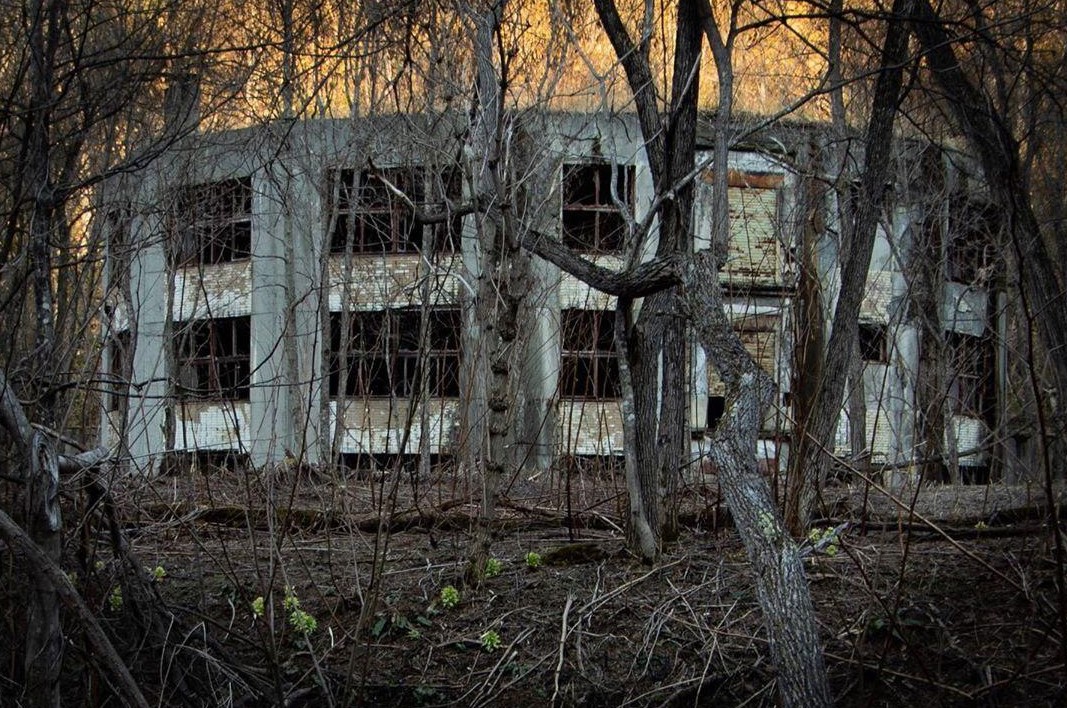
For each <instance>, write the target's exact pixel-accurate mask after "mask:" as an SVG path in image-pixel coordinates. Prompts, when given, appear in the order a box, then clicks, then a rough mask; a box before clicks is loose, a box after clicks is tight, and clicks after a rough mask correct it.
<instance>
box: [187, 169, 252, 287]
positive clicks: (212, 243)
mask: <svg viewBox="0 0 1067 708" xmlns="http://www.w3.org/2000/svg"><path fill="white" fill-rule="evenodd" d="M173 217H174V219H175V225H174V226H175V228H174V233H175V234H176V237H177V242H176V244H175V251H174V254H175V257H176V259H177V265H178V266H188V265H193V264H200V265H211V264H215V263H225V262H228V261H236V260H240V259H243V258H248V257H249V256H250V255H251V253H252V178H251V177H242V178H240V179H230V180H225V181H222V182H211V183H209V184H202V185H197V186H194V187H186V188H185V189H183V190H181V192H180V193H179V195H178V208H177V209H176V210H175V213H174V215H173Z"/></svg>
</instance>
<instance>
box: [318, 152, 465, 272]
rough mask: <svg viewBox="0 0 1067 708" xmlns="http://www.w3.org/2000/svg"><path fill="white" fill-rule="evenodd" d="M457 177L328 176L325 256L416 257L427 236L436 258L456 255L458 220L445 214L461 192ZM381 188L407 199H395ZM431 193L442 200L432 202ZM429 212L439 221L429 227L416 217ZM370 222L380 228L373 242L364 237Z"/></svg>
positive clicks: (394, 170) (342, 171) (348, 171)
mask: <svg viewBox="0 0 1067 708" xmlns="http://www.w3.org/2000/svg"><path fill="white" fill-rule="evenodd" d="M458 176H459V174H458V172H453V171H445V172H442V173H431V172H430V171H429V170H428V169H427V168H425V167H423V166H421V165H404V166H397V167H390V168H386V169H359V168H351V167H340V168H335V169H333V170H331V171H330V172H329V176H328V181H329V184H330V209H329V212H328V213H329V216H330V219H329V221H328V223H327V231H328V232H327V234H326V237H327V238H326V241H327V242H326V248H327V250H328V251H329V253H330V254H333V255H338V254H347V253H351V254H352V255H407V254H416V253H421V252H423V251H424V250H425V247H426V243H427V239H428V238H429V237H431V236H432V237H433V242H434V251H435V252H436V253H451V252H454V251H456V250H458V244H459V240H460V238H461V234H462V227H463V221H462V217H461V216H458V215H455V214H449V213H447V212H448V209H449V204H450V202H451V201H452V200H454V199H455V198H457V197H458V194H457V193H458V192H460V191H461V189H462V184H461V183H460V182H459V181H458ZM431 178H432V181H431ZM386 182H388V183H389V184H390V185H392V187H394V188H396V189H397V190H399V191H401V192H402V193H403V194H404V196H405V197H407V199H405V198H402V197H400V196H399V195H396V194H395V193H394V191H393V189H392V188H391V187H390V186H389V185H387V184H386ZM430 192H433V193H435V194H436V193H438V192H439V193H441V194H440V195H439V196H440V197H441V198H440V199H434V200H431V199H430V198H429V193H430ZM408 200H410V204H409V201H408ZM412 205H414V208H412ZM431 207H433V208H437V209H439V210H440V213H441V214H442V219H441V221H440V222H437V223H433V224H426V223H423V222H422V221H420V219H419V214H418V213H417V211H425V210H426V209H428V208H431ZM372 219H377V220H378V222H379V228H378V229H377V230H376V231H374V233H377V234H378V236H377V237H368V228H372V227H368V222H369V221H371V220H372ZM350 232H352V237H351V239H350V237H349V233H350ZM385 232H387V233H385Z"/></svg>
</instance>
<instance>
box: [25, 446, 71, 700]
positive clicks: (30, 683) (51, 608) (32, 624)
mask: <svg viewBox="0 0 1067 708" xmlns="http://www.w3.org/2000/svg"><path fill="white" fill-rule="evenodd" d="M26 519H27V525H28V526H29V535H30V538H32V539H33V541H34V543H36V544H37V546H38V547H39V548H40V549H41V551H42V552H43V553H44V554H45V555H46V556H47V557H48V559H49V560H51V561H52V562H53V563H55V564H57V565H58V564H59V562H60V558H61V556H62V553H63V536H62V533H61V529H62V525H63V524H62V516H61V514H60V510H59V459H58V457H57V456H56V449H55V445H54V444H53V443H52V441H51V440H50V439H48V437H47V436H46V435H45V434H44V433H40V432H38V433H34V435H33V440H32V441H31V443H30V479H29V480H28V484H27V494H26ZM27 600H28V602H27V611H26V656H25V665H26V696H27V698H28V699H29V701H30V703H29V705H32V706H37V707H39V708H50V707H53V706H59V704H60V701H59V697H60V696H59V674H60V669H61V668H62V665H63V628H62V627H61V626H60V623H59V600H58V598H57V596H56V591H55V588H54V587H53V586H52V582H51V581H50V580H49V579H48V577H47V576H45V575H44V574H43V573H42V572H41V571H40V569H36V568H35V570H34V573H33V583H32V584H31V585H30V587H29V597H28V598H27Z"/></svg>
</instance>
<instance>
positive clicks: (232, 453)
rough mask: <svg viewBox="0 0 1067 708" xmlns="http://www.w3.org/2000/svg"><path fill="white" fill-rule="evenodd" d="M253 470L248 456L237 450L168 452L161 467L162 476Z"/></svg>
mask: <svg viewBox="0 0 1067 708" xmlns="http://www.w3.org/2000/svg"><path fill="white" fill-rule="evenodd" d="M249 469H251V462H250V460H249V458H248V455H247V454H246V453H243V452H239V451H237V450H176V451H173V452H168V453H167V454H166V455H165V456H164V458H163V460H162V462H161V466H160V472H161V473H162V474H189V473H200V474H212V473H218V472H227V473H233V472H243V471H246V470H249Z"/></svg>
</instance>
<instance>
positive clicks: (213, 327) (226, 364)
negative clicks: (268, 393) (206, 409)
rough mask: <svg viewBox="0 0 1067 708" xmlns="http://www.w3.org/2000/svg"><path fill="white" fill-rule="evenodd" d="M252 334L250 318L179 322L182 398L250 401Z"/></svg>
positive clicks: (177, 331) (177, 328)
mask: <svg viewBox="0 0 1067 708" xmlns="http://www.w3.org/2000/svg"><path fill="white" fill-rule="evenodd" d="M251 333H252V332H251V321H250V319H249V318H248V317H219V318H215V319H209V320H193V321H191V322H175V323H174V334H175V338H176V342H177V352H176V353H177V360H178V395H179V396H182V397H185V398H201V399H207V400H238V401H247V400H248V392H249V383H250V379H251V356H252V344H251V340H252V337H251Z"/></svg>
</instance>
